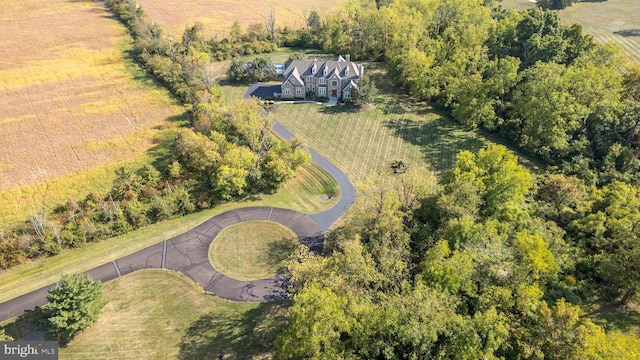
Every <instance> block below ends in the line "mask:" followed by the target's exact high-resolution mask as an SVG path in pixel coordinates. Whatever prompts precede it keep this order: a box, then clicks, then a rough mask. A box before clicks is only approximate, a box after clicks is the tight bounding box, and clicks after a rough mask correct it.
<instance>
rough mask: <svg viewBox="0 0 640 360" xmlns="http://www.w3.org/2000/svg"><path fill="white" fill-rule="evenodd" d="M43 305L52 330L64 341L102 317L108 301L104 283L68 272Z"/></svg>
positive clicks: (49, 327) (49, 328)
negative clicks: (104, 298) (105, 299)
mask: <svg viewBox="0 0 640 360" xmlns="http://www.w3.org/2000/svg"><path fill="white" fill-rule="evenodd" d="M47 301H48V304H47V305H46V306H44V307H43V312H44V315H45V318H46V322H47V328H48V330H49V332H50V333H51V334H52V335H54V336H55V337H57V338H58V339H60V341H61V342H63V343H67V342H69V341H71V340H72V339H73V338H74V337H75V336H76V335H77V334H79V333H80V332H82V331H84V330H85V329H86V328H87V327H89V326H91V325H92V324H93V323H95V322H96V321H97V320H98V317H99V316H100V312H101V311H102V308H103V307H104V305H105V301H104V300H103V298H102V284H100V283H99V282H97V281H94V280H93V279H92V278H91V277H90V276H89V275H85V274H75V275H65V276H63V277H62V279H61V280H60V282H59V283H58V285H57V286H56V287H55V288H53V289H51V290H49V293H48V294H47Z"/></svg>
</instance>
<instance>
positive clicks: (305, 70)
mask: <svg viewBox="0 0 640 360" xmlns="http://www.w3.org/2000/svg"><path fill="white" fill-rule="evenodd" d="M314 63H315V64H316V72H315V74H313V72H312V68H313V64H314ZM325 68H326V69H327V75H322V74H323V71H324V69H325ZM347 68H348V69H349V71H348V75H346V74H345V69H347ZM334 72H336V73H337V74H338V76H339V77H340V78H341V79H343V80H358V79H359V78H360V76H361V75H362V72H363V67H362V65H360V64H356V63H354V62H351V61H346V60H344V58H343V57H342V56H339V57H338V60H327V61H324V60H293V61H292V62H291V64H289V66H288V67H287V69H286V70H285V72H284V78H285V82H286V81H289V78H290V77H291V76H294V77H295V78H296V80H298V81H299V82H301V83H302V79H301V77H303V78H304V77H307V76H314V77H316V78H321V77H324V78H329V77H330V76H332V75H333V73H334Z"/></svg>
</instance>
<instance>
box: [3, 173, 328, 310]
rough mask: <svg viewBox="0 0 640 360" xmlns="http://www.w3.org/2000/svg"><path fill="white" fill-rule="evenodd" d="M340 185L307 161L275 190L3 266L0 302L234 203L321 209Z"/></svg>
mask: <svg viewBox="0 0 640 360" xmlns="http://www.w3.org/2000/svg"><path fill="white" fill-rule="evenodd" d="M336 188H337V184H336V183H335V180H333V179H332V178H330V177H329V175H328V174H327V173H326V172H324V171H323V170H322V169H319V168H318V167H317V166H316V165H307V166H304V167H302V168H301V169H299V170H298V173H297V175H296V177H295V178H293V179H292V180H290V181H289V182H288V183H287V184H286V185H285V186H284V187H283V188H282V189H281V190H280V191H278V192H277V193H275V194H273V195H261V196H257V197H254V198H251V199H246V200H244V201H240V202H234V203H229V204H225V205H222V206H219V207H216V208H215V209H210V210H207V211H202V212H200V213H197V214H192V215H189V216H185V217H183V218H179V219H174V220H169V221H165V222H162V223H158V224H155V225H151V226H147V227H145V228H142V229H139V230H136V231H133V232H131V233H129V234H126V235H124V236H118V237H115V238H112V239H107V240H103V241H100V242H97V243H92V244H87V245H85V246H84V247H82V248H78V249H71V250H65V251H63V252H62V253H61V254H59V255H57V256H54V257H50V258H42V259H38V260H35V261H29V262H27V263H25V264H21V265H19V266H16V267H13V268H10V269H8V270H3V271H0V302H4V301H7V300H9V299H12V298H14V297H17V296H20V295H22V294H26V293H28V292H30V291H32V290H35V289H39V288H41V287H43V286H45V285H48V284H51V283H53V282H55V281H58V280H59V279H60V276H61V275H62V274H63V273H64V274H73V273H78V272H83V271H87V270H89V269H92V268H94V267H96V266H99V265H102V264H104V263H107V262H109V261H113V260H115V259H118V258H120V257H122V256H125V255H128V254H131V253H133V252H135V251H137V250H140V249H144V248H146V247H148V246H150V245H153V244H155V243H158V242H161V241H164V240H166V239H170V238H172V237H173V236H176V235H179V234H182V233H184V232H186V231H188V230H190V229H192V228H193V227H195V226H196V225H198V224H200V223H202V222H203V221H205V220H207V219H208V218H210V217H212V216H214V215H217V214H220V213H222V212H225V211H228V210H231V209H234V208H239V207H247V206H274V207H283V208H287V209H292V210H297V211H301V212H306V213H314V212H318V211H320V210H322V209H326V208H329V207H331V206H332V205H333V204H335V202H336V201H337V199H338V197H337V196H335V197H333V198H332V200H331V201H324V200H323V199H322V198H321V195H323V194H328V193H331V192H332V191H333V192H337V190H336Z"/></svg>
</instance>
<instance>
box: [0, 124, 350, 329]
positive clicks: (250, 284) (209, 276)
mask: <svg viewBox="0 0 640 360" xmlns="http://www.w3.org/2000/svg"><path fill="white" fill-rule="evenodd" d="M273 130H274V131H275V132H276V133H278V134H279V135H280V136H281V137H283V138H285V139H287V140H289V139H291V138H292V137H293V134H292V133H291V132H289V131H288V130H287V129H286V128H284V127H283V126H282V125H280V124H279V123H278V122H275V123H274V127H273ZM308 150H309V152H310V153H311V159H312V160H313V161H314V162H315V163H316V164H318V165H319V166H320V167H322V168H323V169H324V170H325V171H327V172H328V173H329V174H330V175H331V176H332V177H333V178H334V179H335V180H336V181H337V183H338V185H339V186H340V192H341V195H340V199H339V200H338V203H337V204H336V205H335V206H333V207H332V208H330V209H328V210H325V211H323V212H320V213H317V214H313V215H307V214H302V213H299V212H297V211H293V210H286V209H279V208H271V207H248V208H242V209H236V210H231V211H227V212H225V213H222V214H220V215H216V216H214V217H212V218H210V219H209V220H207V221H205V222H204V223H202V224H200V225H198V226H197V227H195V228H193V229H191V230H190V231H188V232H186V233H184V234H182V235H178V236H176V237H174V238H172V239H169V240H165V241H163V242H161V243H158V244H155V245H152V246H150V247H148V248H145V249H142V250H140V251H138V252H136V253H133V254H131V255H128V256H125V257H123V258H120V259H118V260H114V261H112V262H110V263H106V264H103V265H101V266H98V267H97V268H94V269H91V270H89V271H87V272H86V273H87V274H89V275H91V277H93V278H94V279H96V280H100V281H102V282H106V281H109V280H113V279H116V278H118V277H120V276H122V275H126V274H128V273H131V272H133V271H136V270H140V269H154V268H166V269H171V270H175V271H179V272H181V273H183V274H185V275H186V276H188V277H189V278H191V279H193V280H194V281H195V282H197V283H198V284H200V285H202V287H203V288H204V289H205V291H208V292H211V293H213V294H215V295H217V296H220V297H222V298H225V299H228V300H234V301H270V300H277V299H282V298H284V297H285V296H286V283H287V279H286V278H284V277H282V276H278V275H276V276H273V277H270V278H268V279H261V280H253V281H238V280H235V279H232V278H230V277H228V276H225V275H223V274H222V273H219V272H218V271H216V270H215V269H214V268H213V266H211V263H210V262H209V257H208V252H209V245H210V244H211V242H212V241H213V239H214V238H215V237H216V235H217V234H218V232H220V230H222V229H223V228H225V227H227V226H229V225H233V224H237V223H239V222H243V221H250V220H270V221H275V222H278V223H280V224H282V225H284V226H287V227H289V228H290V229H291V230H293V232H295V233H296V235H298V239H299V241H300V243H302V244H304V245H307V246H308V247H309V248H310V249H311V250H312V251H314V252H316V253H319V252H321V251H322V247H323V243H324V235H323V233H324V232H326V231H327V230H328V229H329V227H330V226H331V225H332V224H333V223H334V222H335V221H336V220H338V218H339V217H340V216H341V215H342V214H343V213H344V211H345V210H346V209H347V208H349V206H351V203H352V202H353V201H354V200H355V198H356V190H355V188H354V186H353V184H352V183H351V181H349V179H348V178H347V176H346V175H345V174H344V173H343V172H342V171H340V170H339V169H338V168H337V167H335V166H334V165H333V164H332V163H330V162H329V161H328V160H327V159H325V158H324V157H322V156H321V155H319V154H318V153H317V152H315V151H314V150H313V149H308ZM55 285H56V284H55V283H54V284H49V285H47V286H44V287H42V288H40V289H37V290H34V291H32V292H30V293H27V294H24V295H22V296H19V297H17V298H14V299H11V300H9V301H7V302H4V303H2V304H0V321H4V320H7V319H10V318H12V317H15V316H18V315H22V314H23V313H24V312H25V311H28V310H31V309H33V308H35V307H37V306H43V305H45V304H46V303H47V291H48V290H49V289H51V288H53V287H54V286H55Z"/></svg>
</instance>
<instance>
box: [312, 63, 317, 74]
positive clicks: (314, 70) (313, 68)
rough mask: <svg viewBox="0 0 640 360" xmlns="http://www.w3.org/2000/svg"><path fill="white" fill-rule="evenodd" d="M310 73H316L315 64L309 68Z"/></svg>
mask: <svg viewBox="0 0 640 360" xmlns="http://www.w3.org/2000/svg"><path fill="white" fill-rule="evenodd" d="M311 73H312V74H315V73H316V63H313V66H312V67H311Z"/></svg>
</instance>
